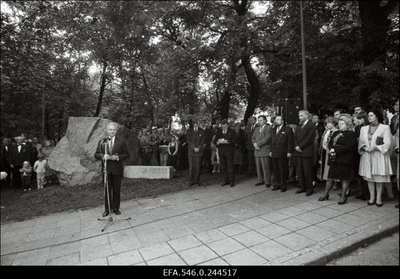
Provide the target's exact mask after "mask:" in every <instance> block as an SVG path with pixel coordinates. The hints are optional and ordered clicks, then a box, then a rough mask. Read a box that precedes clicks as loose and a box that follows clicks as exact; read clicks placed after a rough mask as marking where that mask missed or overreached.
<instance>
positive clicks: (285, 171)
mask: <svg viewBox="0 0 400 279" xmlns="http://www.w3.org/2000/svg"><path fill="white" fill-rule="evenodd" d="M272 168H273V170H274V182H275V184H276V185H279V186H281V188H282V189H286V187H287V181H288V175H289V160H288V158H272Z"/></svg>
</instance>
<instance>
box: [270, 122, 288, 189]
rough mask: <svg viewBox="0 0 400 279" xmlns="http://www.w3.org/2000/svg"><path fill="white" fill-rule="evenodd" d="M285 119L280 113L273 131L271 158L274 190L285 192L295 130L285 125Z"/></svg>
mask: <svg viewBox="0 0 400 279" xmlns="http://www.w3.org/2000/svg"><path fill="white" fill-rule="evenodd" d="M284 124H285V123H284V119H283V117H282V116H280V115H278V116H276V118H275V127H274V128H273V129H272V133H271V158H272V167H273V170H274V180H275V185H274V187H273V188H272V190H273V191H275V190H278V189H281V192H285V191H286V189H287V181H288V178H289V177H288V174H289V158H290V157H291V156H292V154H293V130H292V128H290V127H288V126H286V125H284Z"/></svg>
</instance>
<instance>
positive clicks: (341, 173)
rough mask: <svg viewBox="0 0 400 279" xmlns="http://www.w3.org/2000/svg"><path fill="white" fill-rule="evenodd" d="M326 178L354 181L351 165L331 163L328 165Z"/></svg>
mask: <svg viewBox="0 0 400 279" xmlns="http://www.w3.org/2000/svg"><path fill="white" fill-rule="evenodd" d="M328 178H330V179H339V180H353V179H355V175H354V168H353V165H349V164H338V163H335V162H334V163H331V164H330V165H329V171H328Z"/></svg>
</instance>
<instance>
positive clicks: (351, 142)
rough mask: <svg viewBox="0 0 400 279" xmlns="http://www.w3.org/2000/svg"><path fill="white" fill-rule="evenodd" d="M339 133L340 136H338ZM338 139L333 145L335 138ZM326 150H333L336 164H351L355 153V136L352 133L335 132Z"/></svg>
mask: <svg viewBox="0 0 400 279" xmlns="http://www.w3.org/2000/svg"><path fill="white" fill-rule="evenodd" d="M340 133H341V136H339V135H340ZM337 136H338V139H337V141H336V143H335V145H334V144H333V141H334V139H335V137H337ZM328 148H329V150H330V149H334V150H335V153H336V162H337V163H339V164H349V165H351V164H353V159H354V153H355V152H356V151H357V135H356V133H355V132H353V131H343V132H341V131H335V132H334V133H333V134H332V136H331V139H330V140H329V143H328Z"/></svg>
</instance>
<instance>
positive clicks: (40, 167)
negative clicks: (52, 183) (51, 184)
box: [33, 160, 46, 173]
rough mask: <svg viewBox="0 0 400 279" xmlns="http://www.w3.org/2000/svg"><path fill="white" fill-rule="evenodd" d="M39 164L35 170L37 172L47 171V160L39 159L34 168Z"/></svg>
mask: <svg viewBox="0 0 400 279" xmlns="http://www.w3.org/2000/svg"><path fill="white" fill-rule="evenodd" d="M36 166H37V169H36V170H35V172H36V173H45V172H46V160H41V161H40V160H37V161H36V162H35V164H34V165H33V169H35V168H36Z"/></svg>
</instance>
